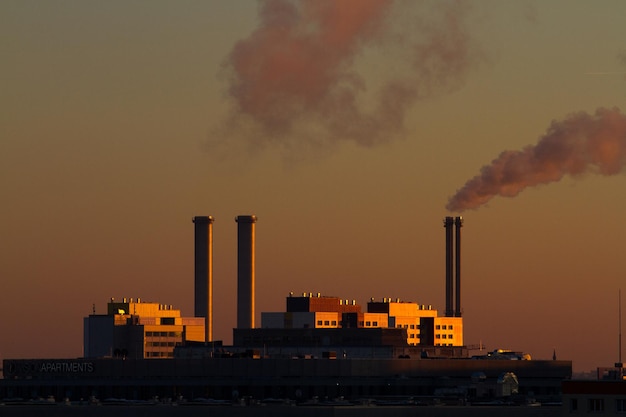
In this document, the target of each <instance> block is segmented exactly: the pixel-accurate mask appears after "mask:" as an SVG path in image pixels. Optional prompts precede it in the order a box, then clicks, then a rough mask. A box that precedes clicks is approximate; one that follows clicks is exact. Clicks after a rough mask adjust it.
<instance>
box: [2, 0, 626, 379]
mask: <svg viewBox="0 0 626 417" xmlns="http://www.w3.org/2000/svg"><path fill="white" fill-rule="evenodd" d="M624 16H626V2H625V1H623V0H601V1H597V2H589V1H586V0H553V1H549V2H545V1H539V0H535V1H518V0H504V1H503V0H481V1H471V2H470V1H467V2H464V1H454V2H453V1H434V0H432V1H413V0H405V1H402V0H396V1H391V0H390V1H384V0H380V1H378V0H353V1H350V0H342V1H339V2H336V3H329V2H325V1H313V2H307V1H301V2H297V1H294V2H290V1H286V0H273V1H261V2H256V1H251V0H250V1H244V0H242V1H236V2H232V1H226V0H224V1H219V0H215V1H201V0H197V1H193V0H182V1H176V2H174V1H165V0H135V1H121V0H119V1H118V0H114V1H106V2H102V1H90V0H87V1H84V0H80V1H79V0H59V1H54V2H52V1H43V0H37V1H35V0H33V1H31V0H4V1H2V2H0V56H1V57H2V58H1V59H2V65H0V77H1V83H2V88H1V90H0V91H1V94H0V190H1V195H2V198H1V201H2V203H1V204H0V279H1V281H0V295H1V302H0V335H2V336H1V337H0V358H1V359H7V358H39V357H55V358H67V357H78V356H81V355H82V332H83V328H82V319H83V317H85V316H87V315H89V314H90V313H91V312H92V310H93V308H94V305H95V310H96V312H97V313H105V311H106V303H107V302H108V300H109V299H110V297H115V298H123V297H141V298H142V300H146V301H154V302H159V303H162V304H172V305H174V307H175V308H179V309H181V310H182V312H183V314H185V315H192V314H193V293H192V292H193V223H192V221H191V219H192V217H193V216H196V215H212V216H214V217H215V219H216V220H215V223H214V294H215V304H214V317H215V329H214V337H215V338H216V339H221V340H224V342H225V343H231V342H232V331H231V329H232V328H233V327H234V326H235V322H236V317H235V312H236V308H235V307H236V306H235V299H236V298H235V291H236V230H237V224H236V223H235V221H234V218H235V216H237V215H242V214H255V215H256V216H257V217H258V219H259V220H258V223H257V225H256V232H257V242H256V243H257V247H256V256H257V264H256V279H257V291H256V312H257V315H258V317H259V318H257V322H259V323H260V312H261V311H284V309H285V297H286V296H287V295H288V294H289V292H290V291H293V292H294V293H302V292H314V293H317V292H320V293H322V294H324V295H331V296H338V297H340V298H344V299H355V300H357V302H359V303H361V304H365V303H366V302H367V301H368V300H369V299H370V298H371V297H375V298H376V299H382V298H383V297H392V298H400V299H402V300H406V301H416V302H418V303H420V304H431V305H432V306H433V307H434V308H436V309H438V310H439V311H440V312H441V313H442V314H443V308H444V296H445V287H444V285H445V282H444V278H445V270H444V267H445V264H444V261H445V258H444V255H445V252H444V249H445V248H444V243H445V235H444V228H443V222H442V221H443V218H444V217H445V216H449V215H454V216H456V215H462V216H463V217H464V219H465V225H464V228H463V242H462V246H463V247H462V251H463V252H462V258H463V259H462V279H463V293H462V306H463V311H464V320H465V337H464V339H465V342H466V343H467V344H479V343H483V344H484V345H486V347H487V349H490V350H491V349H495V348H507V349H514V350H520V351H524V352H527V353H530V354H531V355H532V356H533V357H534V358H538V359H548V358H552V354H553V351H554V350H556V354H557V357H558V358H559V359H571V360H573V361H574V364H573V365H574V371H587V370H591V369H594V368H595V367H597V366H611V365H613V363H614V362H616V361H617V359H618V330H619V326H618V291H619V289H620V288H621V289H622V290H624V291H623V292H624V298H625V301H624V302H625V303H626V285H625V284H626V279H625V277H626V275H625V274H626V271H625V268H624V264H623V260H624V247H625V241H626V177H625V176H624V173H623V172H622V171H623V166H624V164H626V116H625V113H624V112H625V111H626V104H625V103H626V25H625V24H624ZM505 151H508V152H505ZM492 162H493V163H492ZM483 167H484V168H483ZM464 186H465V187H464ZM457 192H459V194H457ZM625 305H626V304H625ZM473 353H478V352H473Z"/></svg>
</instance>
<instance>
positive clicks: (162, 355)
mask: <svg viewBox="0 0 626 417" xmlns="http://www.w3.org/2000/svg"><path fill="white" fill-rule="evenodd" d="M146 357H147V358H173V357H174V352H146Z"/></svg>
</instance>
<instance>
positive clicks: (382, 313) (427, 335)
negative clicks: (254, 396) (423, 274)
mask: <svg viewBox="0 0 626 417" xmlns="http://www.w3.org/2000/svg"><path fill="white" fill-rule="evenodd" d="M261 328H263V329H339V328H344V329H346V328H382V329H388V328H393V329H404V330H406V343H407V345H409V346H463V319H462V318H461V317H439V316H438V314H437V310H435V309H433V308H432V307H431V306H427V305H420V304H418V303H414V302H406V301H400V300H399V299H392V298H383V299H382V301H374V299H371V300H370V302H368V303H367V311H366V312H363V311H361V306H360V305H359V304H357V303H356V301H354V300H352V301H350V300H344V299H340V298H338V297H329V296H322V295H321V294H320V293H317V294H315V295H314V294H313V293H303V294H302V296H294V295H293V293H292V294H290V295H289V296H288V297H287V300H286V311H285V312H267V313H261Z"/></svg>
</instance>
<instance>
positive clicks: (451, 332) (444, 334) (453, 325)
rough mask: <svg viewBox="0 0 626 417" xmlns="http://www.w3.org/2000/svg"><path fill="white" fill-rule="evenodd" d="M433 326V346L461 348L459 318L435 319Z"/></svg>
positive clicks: (461, 333)
mask: <svg viewBox="0 0 626 417" xmlns="http://www.w3.org/2000/svg"><path fill="white" fill-rule="evenodd" d="M434 326H435V328H434V332H433V334H434V336H435V346H463V319H462V318H461V317H436V318H435V319H434Z"/></svg>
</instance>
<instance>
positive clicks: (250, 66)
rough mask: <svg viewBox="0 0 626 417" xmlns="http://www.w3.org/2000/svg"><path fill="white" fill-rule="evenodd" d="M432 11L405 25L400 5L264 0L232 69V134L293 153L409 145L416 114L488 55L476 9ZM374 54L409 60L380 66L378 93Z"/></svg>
mask: <svg viewBox="0 0 626 417" xmlns="http://www.w3.org/2000/svg"><path fill="white" fill-rule="evenodd" d="M408 4H409V5H412V4H414V3H412V2H409V3H408ZM432 4H433V6H432V7H431V8H430V9H429V10H426V12H427V13H426V14H425V15H424V16H419V21H418V20H412V21H411V22H405V23H409V24H406V25H402V24H397V19H396V18H397V14H396V15H394V14H393V12H394V10H395V12H398V11H399V12H402V9H394V7H393V6H394V2H393V1H392V0H341V1H336V0H294V1H288V0H263V1H261V2H260V8H259V26H258V27H257V29H256V30H255V31H254V32H253V33H252V34H250V36H249V37H248V38H246V39H243V40H241V41H239V42H238V43H237V44H236V45H235V46H234V48H233V49H232V51H231V53H230V54H229V56H228V59H227V61H226V62H225V64H224V70H225V71H226V74H227V75H228V79H229V89H228V96H229V98H230V99H231V103H232V113H231V116H230V118H229V120H228V122H227V127H226V128H225V129H224V130H225V135H228V136H237V137H239V136H243V137H244V139H245V140H246V141H247V142H248V144H249V145H251V146H253V147H264V146H266V145H268V144H270V143H273V144H275V145H278V146H280V147H283V148H291V147H295V146H302V143H304V146H324V145H328V144H331V143H334V142H338V141H341V140H344V141H345V140H347V141H353V142H355V143H357V144H359V145H362V146H372V145H376V144H380V143H383V142H387V141H389V140H391V139H393V138H394V137H397V136H399V135H400V134H401V133H402V132H403V128H404V119H405V115H406V112H407V110H408V109H409V108H410V107H411V106H412V105H413V104H414V103H415V102H416V101H417V100H419V99H424V98H427V97H431V96H433V95H435V94H440V93H445V92H449V91H452V90H455V89H457V88H459V87H460V86H461V85H462V84H463V80H464V76H465V74H466V73H467V71H468V70H469V68H470V67H471V65H472V64H473V62H474V61H475V59H476V57H478V56H479V54H478V53H477V52H476V51H475V50H474V48H473V46H472V43H471V42H470V38H469V36H468V33H467V29H466V24H465V19H466V15H467V13H468V7H467V5H466V3H465V2H461V1H446V2H443V1H439V2H433V3H432ZM396 6H398V4H396ZM399 14H400V15H401V14H402V13H399ZM393 16H396V17H395V18H394V17H393ZM403 26H404V27H403ZM372 50H378V51H381V50H382V51H386V50H397V51H399V52H400V55H401V56H400V57H398V56H395V57H394V59H393V62H376V65H379V66H382V67H383V68H385V67H388V68H389V70H388V71H385V74H386V75H385V77H387V78H386V79H385V80H383V82H382V84H381V85H380V86H379V87H378V88H374V89H373V90H374V91H372V92H371V91H370V89H368V88H370V87H371V86H370V85H368V84H367V82H366V81H365V80H366V77H365V76H364V74H362V73H360V72H359V69H358V66H357V65H355V61H356V60H358V59H360V58H362V57H363V56H364V55H366V54H367V52H368V51H370V52H371V51H372ZM397 67H401V68H403V71H395V69H396V68H397ZM392 74H393V75H392ZM400 74H401V75H400Z"/></svg>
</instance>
